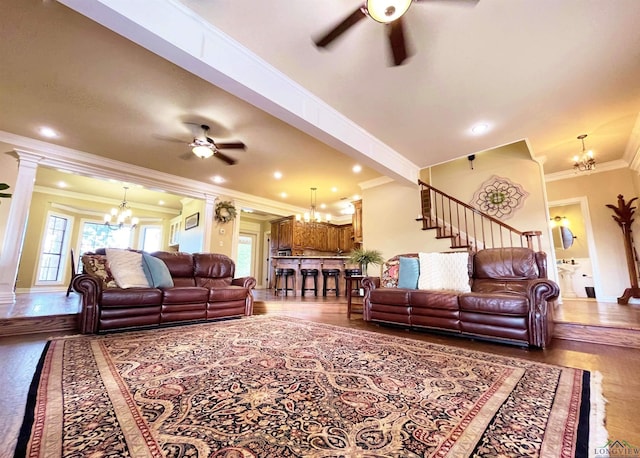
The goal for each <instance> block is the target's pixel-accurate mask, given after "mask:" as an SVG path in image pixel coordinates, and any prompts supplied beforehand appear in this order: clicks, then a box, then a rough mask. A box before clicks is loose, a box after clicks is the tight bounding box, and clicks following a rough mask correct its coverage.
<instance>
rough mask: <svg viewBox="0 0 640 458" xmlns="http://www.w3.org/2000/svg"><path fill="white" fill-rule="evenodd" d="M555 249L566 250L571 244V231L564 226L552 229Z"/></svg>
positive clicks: (572, 238)
mask: <svg viewBox="0 0 640 458" xmlns="http://www.w3.org/2000/svg"><path fill="white" fill-rule="evenodd" d="M552 232H553V244H554V246H555V248H556V250H568V249H569V248H571V246H572V245H573V240H574V238H575V237H574V236H573V232H571V229H569V228H568V227H566V226H556V227H554V228H553V230H552Z"/></svg>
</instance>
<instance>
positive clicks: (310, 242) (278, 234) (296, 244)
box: [271, 216, 353, 255]
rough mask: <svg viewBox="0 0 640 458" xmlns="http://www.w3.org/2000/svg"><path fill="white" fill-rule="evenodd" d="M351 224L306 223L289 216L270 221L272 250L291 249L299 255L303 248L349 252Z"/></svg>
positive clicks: (294, 253) (351, 234)
mask: <svg viewBox="0 0 640 458" xmlns="http://www.w3.org/2000/svg"><path fill="white" fill-rule="evenodd" d="M352 236H353V226H352V225H351V224H345V225H341V226H337V225H335V224H331V223H316V224H306V223H304V222H302V221H296V219H295V217H293V216H290V217H287V218H282V219H279V220H276V221H272V222H271V240H272V243H271V247H272V252H274V253H275V252H277V251H279V250H291V253H292V254H293V255H300V254H302V253H303V252H304V250H314V251H323V252H327V253H336V252H338V250H340V251H342V252H345V253H346V252H349V251H351V249H352V246H353V240H352Z"/></svg>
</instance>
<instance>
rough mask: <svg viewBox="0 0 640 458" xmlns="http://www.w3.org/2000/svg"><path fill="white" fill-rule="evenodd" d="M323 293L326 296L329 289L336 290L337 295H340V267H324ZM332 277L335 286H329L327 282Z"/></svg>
mask: <svg viewBox="0 0 640 458" xmlns="http://www.w3.org/2000/svg"><path fill="white" fill-rule="evenodd" d="M322 277H323V280H324V281H323V282H322V295H323V296H326V295H327V291H335V292H336V296H339V295H340V269H322ZM330 278H333V286H334V288H327V282H328V280H329V279H330Z"/></svg>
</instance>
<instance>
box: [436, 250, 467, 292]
mask: <svg viewBox="0 0 640 458" xmlns="http://www.w3.org/2000/svg"><path fill="white" fill-rule="evenodd" d="M438 254H439V255H440V256H439V260H438V268H439V270H440V276H441V280H442V287H443V289H450V290H454V291H459V292H462V293H468V292H469V291H471V286H470V285H469V253H467V252H466V251H460V252H456V253H438Z"/></svg>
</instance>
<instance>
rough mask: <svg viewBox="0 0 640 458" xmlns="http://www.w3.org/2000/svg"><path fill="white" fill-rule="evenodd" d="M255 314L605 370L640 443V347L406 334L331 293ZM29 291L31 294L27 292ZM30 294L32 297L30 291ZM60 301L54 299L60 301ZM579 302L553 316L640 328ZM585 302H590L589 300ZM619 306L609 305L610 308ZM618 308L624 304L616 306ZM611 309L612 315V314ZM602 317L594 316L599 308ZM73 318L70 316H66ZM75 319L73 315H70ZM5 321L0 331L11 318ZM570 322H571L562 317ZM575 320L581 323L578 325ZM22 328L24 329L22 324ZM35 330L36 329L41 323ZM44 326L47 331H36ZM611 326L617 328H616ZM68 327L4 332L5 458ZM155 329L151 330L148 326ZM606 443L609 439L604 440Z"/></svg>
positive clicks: (628, 437) (610, 393)
mask: <svg viewBox="0 0 640 458" xmlns="http://www.w3.org/2000/svg"><path fill="white" fill-rule="evenodd" d="M255 295H256V303H255V309H254V313H255V314H276V315H281V316H295V317H299V318H303V319H307V320H312V321H317V322H322V323H329V324H334V325H338V326H344V327H350V328H357V329H366V330H370V331H374V332H379V333H384V334H390V335H399V336H403V337H408V338H413V339H417V340H423V341H428V342H434V343H439V344H443V345H452V346H457V347H462V348H469V349H473V350H478V351H486V352H490V353H495V354H500V355H505V356H512V357H518V358H523V359H528V360H534V361H540V362H545V363H549V364H558V365H563V366H570V367H577V368H581V369H586V370H590V371H600V372H601V373H602V375H603V392H604V397H605V398H606V399H607V401H608V403H607V406H606V409H607V429H608V431H609V438H610V439H614V440H620V441H627V442H629V443H631V444H634V445H640V423H639V422H637V416H636V415H637V412H638V410H639V409H640V350H638V349H634V348H629V347H623V346H615V345H598V344H593V343H585V342H577V341H571V340H565V339H563V338H559V339H554V341H553V344H552V346H551V348H548V349H546V350H529V349H523V348H519V347H512V346H509V345H504V344H497V343H489V342H481V341H474V340H469V339H465V338H458V337H448V336H443V335H436V334H430V333H426V332H414V331H407V330H404V329H400V328H396V327H386V326H378V325H375V324H372V323H366V322H364V321H362V318H361V316H360V315H359V314H355V315H353V316H352V317H351V319H347V317H346V308H347V304H346V300H345V299H344V298H342V297H341V298H336V297H327V298H322V297H320V298H314V297H305V298H301V297H299V296H296V297H291V296H289V297H280V296H279V297H275V296H273V295H272V294H271V293H270V292H269V291H264V290H263V291H256V294H255ZM25 296H27V295H25ZM29 296H32V295H29ZM39 296H44V297H39V298H37V299H36V298H32V301H33V302H35V303H37V304H39V306H38V308H43V307H46V310H47V311H51V310H52V309H53V308H54V306H52V303H53V302H55V301H56V300H58V301H60V302H62V303H63V305H61V308H62V309H63V310H65V311H67V312H68V311H69V310H70V309H69V307H71V310H72V309H73V307H77V306H78V304H77V303H78V298H77V296H75V297H74V295H73V294H72V295H71V296H70V298H69V299H67V298H65V297H64V293H56V294H53V293H49V295H39ZM56 298H57V299H56ZM28 302H29V300H28V298H26V297H23V298H21V299H20V300H19V301H18V302H17V304H18V303H19V304H20V305H18V307H16V309H20V308H21V307H22V308H23V309H24V310H23V312H22V313H23V316H22V317H23V318H25V319H27V320H29V319H35V320H47V319H48V318H43V316H46V315H40V316H38V313H35V312H33V311H27V310H28V306H27V305H26V304H27V303H28ZM580 302H581V301H571V302H570V303H569V301H566V302H565V304H563V305H562V306H560V308H559V309H558V310H557V314H556V317H557V319H560V320H568V319H578V318H580V317H581V319H582V320H583V321H585V322H586V323H582V324H581V325H582V326H591V325H598V326H602V327H611V326H617V325H620V326H625V329H627V330H640V325H639V323H640V319H639V317H640V313H639V310H640V309H639V308H638V306H637V305H636V306H617V305H616V304H599V303H596V302H593V303H590V304H587V305H586V306H585V305H584V304H582V305H581V303H580ZM585 302H586V301H585ZM610 305H611V306H614V307H608V306H610ZM618 307H627V308H626V309H619V308H618ZM607 310H608V311H609V313H607ZM596 311H597V312H598V314H599V315H602V317H599V318H594V317H593V316H592V315H593V314H594V312H596ZM66 314H67V315H69V313H66ZM71 316H73V312H71ZM10 321H13V320H8V321H7V319H6V318H5V320H0V323H1V324H0V331H1V330H3V329H4V326H5V325H7V323H8V322H10ZM565 323H568V322H567V321H565ZM574 324H575V325H578V324H577V323H574ZM23 328H24V327H23ZM36 329H38V328H36ZM39 329H40V330H42V329H44V328H39ZM611 329H613V328H611ZM73 332H74V331H72V330H71V329H69V330H63V331H62V332H58V331H55V330H54V329H51V330H45V332H43V333H39V334H30V335H14V336H11V337H0V384H1V386H2V387H3V389H2V395H1V396H0V412H2V413H3V415H2V417H0V437H3V438H4V441H2V442H0V457H4V456H12V451H13V448H14V447H15V441H16V438H17V434H18V430H19V427H20V424H21V422H22V417H23V415H24V405H25V400H26V396H27V392H28V389H29V384H30V382H31V378H32V376H33V372H34V369H35V366H36V364H37V361H38V358H39V357H40V354H41V352H42V349H43V347H44V344H45V343H46V341H47V339H48V338H50V337H56V336H62V335H69V334H72V333H73ZM150 332H153V331H150ZM603 445H604V444H603Z"/></svg>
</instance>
